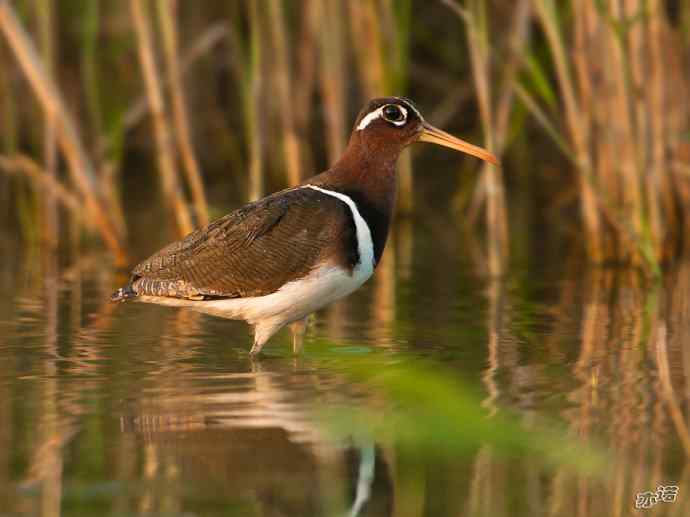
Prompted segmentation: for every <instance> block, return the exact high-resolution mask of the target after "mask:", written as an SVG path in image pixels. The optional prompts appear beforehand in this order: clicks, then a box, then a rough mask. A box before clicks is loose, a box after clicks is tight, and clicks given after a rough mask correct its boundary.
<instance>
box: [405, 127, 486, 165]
mask: <svg viewBox="0 0 690 517" xmlns="http://www.w3.org/2000/svg"><path fill="white" fill-rule="evenodd" d="M418 141H419V142H429V143H431V144H438V145H442V146H445V147H450V148H451V149H455V150H456V151H460V152H463V153H467V154H471V155H472V156H476V157H477V158H479V159H481V160H484V161H487V162H489V163H493V164H494V165H499V162H498V158H496V157H495V156H494V155H493V154H492V153H490V152H489V151H487V150H486V149H482V148H481V147H477V146H476V145H472V144H470V143H468V142H465V141H464V140H460V139H459V138H455V137H454V136H453V135H451V134H449V133H446V132H445V131H442V130H440V129H438V128H437V127H434V126H432V125H431V124H429V123H428V122H424V123H423V125H422V134H421V135H420V137H419V140H418Z"/></svg>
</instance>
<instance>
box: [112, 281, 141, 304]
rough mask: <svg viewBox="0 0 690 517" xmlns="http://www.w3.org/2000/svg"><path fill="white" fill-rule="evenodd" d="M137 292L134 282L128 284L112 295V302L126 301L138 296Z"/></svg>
mask: <svg viewBox="0 0 690 517" xmlns="http://www.w3.org/2000/svg"><path fill="white" fill-rule="evenodd" d="M137 296H138V295H137V292H136V291H135V290H134V289H133V288H132V284H127V285H126V286H124V287H120V288H119V289H118V290H117V291H115V292H114V293H113V294H112V295H110V301H111V302H126V301H127V300H129V299H130V298H136V297H137Z"/></svg>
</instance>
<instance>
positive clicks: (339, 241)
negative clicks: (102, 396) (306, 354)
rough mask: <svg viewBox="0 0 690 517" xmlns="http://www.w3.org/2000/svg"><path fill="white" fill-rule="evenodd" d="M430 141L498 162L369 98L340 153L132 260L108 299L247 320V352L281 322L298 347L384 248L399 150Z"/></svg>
mask: <svg viewBox="0 0 690 517" xmlns="http://www.w3.org/2000/svg"><path fill="white" fill-rule="evenodd" d="M415 142H428V143H433V144H438V145H441V146H445V147H449V148H451V149H454V150H456V151H460V152H464V153H467V154H469V155H472V156H475V157H477V158H479V159H481V160H484V161H487V162H489V163H492V164H495V165H498V160H497V159H496V157H495V156H494V155H493V154H492V153H491V152H489V151H487V150H486V149H483V148H481V147H478V146H475V145H472V144H470V143H468V142H465V141H463V140H461V139H459V138H456V137H454V136H452V135H450V134H449V133H446V132H445V131H442V130H440V129H438V128H436V127H434V126H432V125H431V124H429V123H428V122H426V121H425V120H424V118H423V117H422V115H421V113H420V111H419V109H417V107H416V106H415V105H414V103H413V102H412V101H411V100H410V99H408V98H405V97H383V98H376V99H373V100H370V101H369V102H368V103H367V105H366V106H365V107H364V108H363V109H362V110H361V111H360V113H359V115H358V116H357V118H356V120H355V123H354V127H353V130H352V133H351V135H350V139H349V142H348V144H347V146H346V149H345V151H344V152H343V154H342V156H341V157H340V159H338V160H337V161H336V163H335V164H333V165H332V166H331V167H330V168H329V169H328V170H326V171H325V172H322V173H320V174H317V175H315V176H312V177H310V178H308V179H306V180H305V181H303V182H302V183H300V184H299V185H297V186H294V187H290V188H287V189H285V190H282V191H279V192H276V193H273V194H270V195H268V196H266V197H264V198H262V199H259V200H258V201H254V202H252V203H249V204H247V205H245V206H242V207H240V208H238V209H236V210H234V211H233V212H231V213H229V214H227V215H225V216H223V217H221V218H219V219H217V220H215V221H213V222H211V223H210V224H209V225H208V226H206V227H205V228H201V229H198V230H196V231H193V232H192V233H190V234H189V235H188V236H187V237H185V238H183V239H182V240H180V241H177V242H173V243H172V244H169V245H168V246H166V247H164V248H163V249H161V250H160V251H158V252H157V253H155V254H154V255H152V256H151V257H149V258H148V259H146V260H144V261H143V262H141V263H140V264H139V265H137V266H136V267H135V268H134V269H133V270H132V273H131V276H130V279H129V283H128V284H127V285H126V286H124V287H122V288H120V289H118V290H117V291H115V293H113V295H112V296H111V300H112V301H114V302H125V301H130V300H134V301H139V302H144V303H154V304H160V305H167V306H173V307H187V308H190V309H193V310H196V311H199V312H202V313H206V314H209V315H213V316H218V317H221V318H227V319H234V320H244V321H246V322H247V323H249V325H251V326H252V327H253V329H254V342H253V345H252V347H251V350H250V356H251V357H255V356H256V355H257V354H259V353H260V352H261V350H262V348H263V346H264V345H265V344H266V342H267V341H268V340H269V339H270V338H271V337H272V336H273V335H275V334H276V332H278V331H279V330H280V329H281V328H283V327H284V326H286V325H289V326H290V329H291V331H292V341H293V351H294V352H295V353H297V352H299V351H301V350H302V347H303V339H304V334H305V330H306V322H307V318H308V317H309V315H311V314H312V313H314V312H316V311H318V310H319V309H321V308H323V307H325V306H327V305H329V304H331V303H333V302H335V301H336V300H338V299H340V298H343V297H345V296H347V295H349V294H351V293H352V292H354V291H355V290H357V289H358V288H359V287H361V286H362V284H364V282H366V281H367V280H368V279H369V278H370V277H371V276H372V274H373V273H374V270H375V269H376V266H377V265H378V264H379V263H380V261H381V257H382V255H383V251H384V247H385V245H386V239H387V237H388V233H389V230H390V225H391V219H392V217H393V212H394V207H395V201H396V195H397V172H396V163H397V160H398V157H399V155H400V153H401V151H402V150H403V149H405V148H406V147H407V146H409V145H411V144H413V143H415Z"/></svg>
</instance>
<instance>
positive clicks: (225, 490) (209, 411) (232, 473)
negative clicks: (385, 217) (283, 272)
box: [0, 228, 690, 517]
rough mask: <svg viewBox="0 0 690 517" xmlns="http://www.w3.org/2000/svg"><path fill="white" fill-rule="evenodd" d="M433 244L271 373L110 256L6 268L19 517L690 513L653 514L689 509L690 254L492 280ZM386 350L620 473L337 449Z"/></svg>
mask: <svg viewBox="0 0 690 517" xmlns="http://www.w3.org/2000/svg"><path fill="white" fill-rule="evenodd" d="M405 232H407V233H405ZM431 238H432V237H431V236H429V235H425V232H423V231H419V229H417V230H411V229H410V228H407V229H403V231H401V229H400V228H398V229H397V233H396V236H395V238H394V241H393V246H391V250H389V251H390V252H391V253H390V254H389V255H388V256H387V259H386V260H388V261H390V264H391V265H390V266H387V267H384V271H382V272H381V273H380V274H378V275H377V276H376V277H375V279H374V280H373V282H372V283H371V284H370V285H368V286H367V287H366V288H364V289H363V290H362V292H359V293H357V294H356V295H354V296H353V297H352V298H351V299H348V300H346V301H344V302H343V303H341V304H339V305H338V306H336V307H333V308H332V309H330V312H328V311H327V312H326V313H325V314H322V315H320V317H319V318H317V320H316V321H314V322H312V324H311V326H310V330H309V334H308V340H307V344H306V352H305V354H304V355H303V356H299V357H293V356H291V355H290V353H289V345H288V341H289V337H288V336H287V335H285V336H283V337H282V338H280V339H277V340H276V343H274V344H272V345H271V347H269V349H268V353H267V357H266V358H265V359H264V360H262V361H261V362H258V363H252V362H251V361H250V360H249V359H248V357H247V355H246V350H247V347H248V343H249V338H248V335H247V331H246V328H245V327H244V326H242V325H241V324H236V323H231V322H226V321H221V320H215V319H211V318H207V317H205V316H201V315H197V314H193V313H188V312H183V311H180V312H176V311H173V310H167V309H165V308H158V307H148V306H137V305H132V306H121V307H120V306H113V305H110V304H108V303H106V301H105V300H107V299H108V294H109V292H110V291H111V290H112V285H114V283H115V280H114V278H113V273H112V271H110V270H109V269H107V268H103V267H102V266H101V262H100V260H99V257H83V258H82V259H81V260H79V261H78V262H77V263H76V265H73V266H71V267H68V268H65V267H63V266H61V265H59V264H58V261H57V260H56V259H55V258H50V256H48V257H47V258H42V259H40V260H39V259H34V258H32V257H24V258H25V260H21V261H19V260H17V261H14V260H12V259H10V260H9V261H6V262H3V265H2V268H1V270H0V279H1V280H0V282H1V286H2V291H3V292H4V293H8V296H6V297H4V298H3V299H2V300H1V301H0V330H1V332H0V334H1V335H0V363H1V365H2V367H1V370H0V371H1V372H2V373H0V487H1V488H0V508H2V509H3V511H6V512H10V513H11V514H28V515H39V514H40V515H46V516H50V515H60V514H65V515H102V514H106V513H109V514H117V515H133V514H166V515H182V514H185V515H187V514H196V515H242V516H245V515H347V514H348V513H349V514H350V515H356V514H359V515H370V516H373V515H376V516H378V515H381V516H383V515H392V516H396V517H398V516H421V515H435V516H437V515H439V516H440V515H454V516H455V515H468V516H475V515H482V516H504V515H505V516H515V515H530V516H532V515H549V516H551V515H553V516H570V515H578V516H599V515H613V516H624V515H633V514H635V509H634V503H635V495H636V494H637V493H639V492H642V491H645V490H655V489H656V487H657V486H659V485H665V484H675V485H677V486H679V496H678V498H677V500H676V502H675V503H658V504H657V505H656V506H655V507H654V509H653V510H650V511H653V512H654V513H653V514H654V515H678V516H680V515H688V514H689V513H690V502H689V501H690V498H689V497H688V495H687V494H688V489H689V487H690V482H689V481H690V479H689V475H690V474H689V471H688V466H687V465H688V458H690V448H689V447H688V443H689V442H688V401H689V399H690V378H689V375H690V354H689V352H688V350H687V345H686V343H688V340H689V338H690V335H689V334H690V328H689V327H688V323H687V322H688V321H690V313H689V311H690V307H689V305H688V300H689V299H690V264H686V263H681V264H680V265H679V266H678V267H676V268H675V269H674V270H673V271H670V272H669V273H668V274H667V276H666V277H665V279H664V281H663V282H662V283H660V284H659V285H645V284H643V283H642V282H641V281H639V280H638V277H637V276H635V275H634V274H633V273H632V272H630V271H627V270H612V269H592V270H588V269H583V268H582V266H581V265H578V264H577V262H573V263H572V264H571V263H567V262H566V263H564V264H554V265H553V267H551V268H549V269H547V270H540V271H530V270H523V269H521V268H518V267H515V268H514V269H513V270H511V271H510V272H509V273H508V275H507V276H506V277H505V278H504V279H502V280H489V279H487V278H486V277H484V276H483V275H482V274H481V273H476V272H475V271H477V268H476V267H475V265H474V264H472V263H467V262H466V259H463V258H458V257H463V254H461V253H455V252H454V253H448V254H444V255H443V256H439V254H438V253H435V252H434V249H433V247H430V246H429V242H428V240H429V239H431ZM447 245H448V246H450V247H451V248H452V247H454V246H455V244H453V243H452V242H451V243H448V244H447ZM454 251H457V250H454ZM406 254H407V255H406ZM439 262H440V264H439ZM393 265H395V267H393ZM449 272H450V273H449ZM375 349H383V350H385V351H386V354H387V356H388V357H391V358H393V359H395V358H397V357H403V356H408V357H409V356H410V355H412V356H413V357H419V359H420V360H422V359H424V360H427V361H430V362H431V363H432V364H438V366H439V368H440V369H444V370H446V371H453V372H455V374H456V375H457V376H458V377H460V378H462V379H464V380H466V381H467V382H468V383H469V384H470V385H473V386H476V387H477V389H478V390H480V391H481V393H482V397H483V405H484V406H485V407H486V408H487V409H488V410H489V411H490V412H492V411H495V410H497V408H506V407H507V408H511V409H512V410H513V411H515V412H516V413H517V414H518V416H519V418H520V419H521V420H522V421H523V423H524V424H525V425H526V426H529V425H531V423H532V422H534V421H537V420H540V419H543V418H552V419H554V420H555V421H559V422H561V423H563V424H564V425H565V426H567V429H568V432H569V434H570V435H571V436H572V437H573V438H574V439H578V440H584V441H594V442H596V443H599V444H601V445H603V446H604V448H605V449H606V450H607V451H608V454H609V457H610V460H611V469H610V472H609V471H607V472H606V473H605V475H603V476H598V475H595V474H590V475H585V474H580V473H578V472H577V471H573V469H572V468H571V467H569V466H567V465H558V464H556V465H548V464H547V463H546V462H544V461H543V460H542V459H540V458H537V457H531V456H524V455H523V456H517V457H510V456H506V455H505V454H504V453H501V452H500V451H497V450H496V449H495V448H494V447H493V446H492V445H491V444H485V445H480V446H479V447H476V448H472V449H471V450H470V453H469V454H468V455H467V456H461V457H458V456H455V455H448V456H447V457H445V458H444V457H439V456H438V455H435V454H428V453H427V451H428V449H427V448H426V447H425V446H423V445H420V448H419V450H418V451H417V452H416V453H415V451H410V450H409V448H402V447H400V446H399V444H398V443H397V442H396V440H395V435H394V434H393V435H390V436H389V437H387V438H386V439H378V438H377V440H376V441H371V440H369V439H368V438H367V436H366V435H353V436H351V437H350V438H346V439H345V440H342V439H340V438H336V437H334V436H333V435H332V434H330V433H328V432H327V431H328V430H327V429H326V428H324V427H323V425H322V423H321V421H320V418H319V411H318V410H319V408H323V407H339V406H342V407H346V406H355V407H359V408H361V407H371V408H373V409H376V408H378V407H384V406H385V405H387V404H390V401H389V400H386V399H384V397H383V396H382V395H381V394H380V393H378V392H377V391H376V390H375V389H373V388H372V387H371V386H368V385H367V384H366V383H362V382H353V379H352V378H349V377H347V376H345V375H343V374H342V373H341V372H340V371H339V370H338V369H337V368H333V363H334V362H335V361H336V359H338V360H342V358H343V357H347V356H348V355H351V356H353V357H355V356H357V355H358V354H366V353H367V351H372V350H375Z"/></svg>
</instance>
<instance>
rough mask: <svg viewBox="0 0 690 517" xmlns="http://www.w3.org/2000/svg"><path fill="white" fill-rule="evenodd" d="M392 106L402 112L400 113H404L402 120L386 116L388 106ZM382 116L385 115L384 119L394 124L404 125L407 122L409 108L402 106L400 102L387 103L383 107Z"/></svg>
mask: <svg viewBox="0 0 690 517" xmlns="http://www.w3.org/2000/svg"><path fill="white" fill-rule="evenodd" d="M390 107H393V108H395V109H397V110H398V111H399V112H400V114H401V115H402V117H401V118H400V120H393V119H391V118H387V117H386V108H390ZM381 116H382V117H383V120H385V121H386V122H390V123H391V124H394V125H396V126H404V125H405V122H407V110H406V109H405V108H404V107H403V106H400V105H398V104H386V105H385V106H383V107H381Z"/></svg>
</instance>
